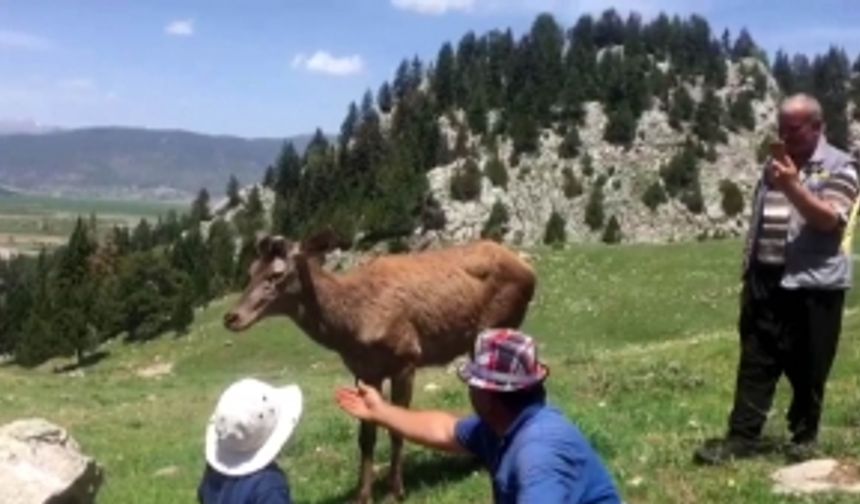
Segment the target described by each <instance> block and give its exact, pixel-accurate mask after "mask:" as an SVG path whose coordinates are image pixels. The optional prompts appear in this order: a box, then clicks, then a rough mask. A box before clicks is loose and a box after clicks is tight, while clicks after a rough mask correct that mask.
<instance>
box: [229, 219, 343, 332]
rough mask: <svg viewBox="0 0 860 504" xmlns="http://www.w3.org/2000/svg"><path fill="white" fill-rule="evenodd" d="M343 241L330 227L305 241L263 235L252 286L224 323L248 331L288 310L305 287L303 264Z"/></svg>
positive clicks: (251, 275)
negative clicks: (292, 240)
mask: <svg viewBox="0 0 860 504" xmlns="http://www.w3.org/2000/svg"><path fill="white" fill-rule="evenodd" d="M342 244H343V242H342V241H339V240H338V238H337V236H336V235H335V234H334V233H333V232H332V231H330V230H329V231H324V232H322V233H320V234H318V235H315V236H314V237H312V238H310V239H307V240H304V241H302V242H291V241H290V240H287V239H286V238H284V237H283V236H271V235H263V236H261V237H259V238H258V239H257V258H256V259H255V260H254V262H253V263H251V266H250V268H249V271H248V279H249V280H248V285H247V286H246V287H245V291H244V292H243V293H242V296H241V297H240V298H239V301H238V302H237V303H236V305H235V306H234V307H233V309H232V310H230V311H229V312H227V314H226V315H224V326H225V327H226V328H227V329H230V330H231V331H244V330H245V329H248V328H250V327H251V326H253V325H254V324H256V323H257V322H259V321H260V320H262V319H264V318H266V317H268V316H270V315H275V314H280V313H285V312H287V311H288V310H289V307H290V306H292V305H295V303H297V302H298V300H299V299H300V297H301V295H302V293H303V290H304V287H305V286H303V285H302V279H301V278H300V268H301V266H302V264H303V263H304V264H306V262H307V261H308V260H321V259H322V257H323V255H324V254H325V253H326V252H327V251H329V250H331V249H333V248H335V247H337V246H340V245H342Z"/></svg>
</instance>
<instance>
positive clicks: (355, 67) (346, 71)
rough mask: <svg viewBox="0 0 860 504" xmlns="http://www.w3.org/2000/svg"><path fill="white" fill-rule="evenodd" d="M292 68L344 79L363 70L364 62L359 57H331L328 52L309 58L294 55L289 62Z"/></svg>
mask: <svg viewBox="0 0 860 504" xmlns="http://www.w3.org/2000/svg"><path fill="white" fill-rule="evenodd" d="M291 66H292V67H293V68H297V69H298V68H304V69H305V70H307V71H309V72H314V73H322V74H327V75H334V76H337V77H344V76H347V75H354V74H357V73H359V72H361V71H362V70H364V60H362V59H361V56H359V55H357V54H354V55H352V56H342V57H338V56H333V55H332V54H330V53H329V52H328V51H317V52H315V53H314V54H312V55H311V56H310V57H307V56H305V55H304V54H301V53H299V54H296V55H295V56H294V57H293V61H292V62H291Z"/></svg>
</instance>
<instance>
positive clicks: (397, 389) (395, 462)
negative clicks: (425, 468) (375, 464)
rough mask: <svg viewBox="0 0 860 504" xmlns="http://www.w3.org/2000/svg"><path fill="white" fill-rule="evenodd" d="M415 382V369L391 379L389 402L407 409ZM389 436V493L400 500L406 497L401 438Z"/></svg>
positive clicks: (391, 433) (392, 434)
mask: <svg viewBox="0 0 860 504" xmlns="http://www.w3.org/2000/svg"><path fill="white" fill-rule="evenodd" d="M414 380H415V368H412V367H410V368H408V369H407V370H405V371H403V372H402V373H401V374H399V375H397V376H395V377H393V378H392V379H391V402H392V403H394V404H396V405H397V406H400V407H403V408H408V407H409V404H410V403H411V402H412V385H413V383H414ZM389 435H390V436H391V467H390V468H389V474H388V478H389V484H390V485H391V493H392V494H393V495H394V497H396V498H397V499H400V500H402V499H403V498H404V497H405V496H406V491H405V490H404V488H403V438H402V437H401V436H399V435H397V434H395V433H394V431H390V432H389Z"/></svg>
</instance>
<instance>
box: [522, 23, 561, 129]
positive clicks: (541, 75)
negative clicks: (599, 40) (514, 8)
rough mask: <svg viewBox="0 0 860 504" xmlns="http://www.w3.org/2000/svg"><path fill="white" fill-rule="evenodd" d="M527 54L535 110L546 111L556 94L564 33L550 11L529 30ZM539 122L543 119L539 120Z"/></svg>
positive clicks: (558, 84) (556, 97)
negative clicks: (530, 60)
mask: <svg viewBox="0 0 860 504" xmlns="http://www.w3.org/2000/svg"><path fill="white" fill-rule="evenodd" d="M529 39H530V41H531V45H530V46H531V55H532V58H533V61H532V64H533V65H534V69H535V72H534V74H533V75H532V76H531V79H532V80H533V82H534V83H535V84H536V89H535V92H536V95H535V99H536V100H537V101H538V102H539V103H537V107H536V109H537V110H538V111H541V112H543V111H548V110H549V108H550V106H551V105H553V104H554V103H555V102H556V100H557V99H558V96H559V91H560V90H561V80H560V79H559V76H561V75H562V68H563V65H562V48H563V47H564V35H563V33H562V29H561V27H560V26H559V25H558V23H557V22H556V20H555V18H554V17H553V16H552V15H551V14H546V13H544V14H540V15H538V17H537V18H536V19H535V21H534V23H533V24H532V27H531V31H530V33H529ZM541 123H543V121H541Z"/></svg>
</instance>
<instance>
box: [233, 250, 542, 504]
mask: <svg viewBox="0 0 860 504" xmlns="http://www.w3.org/2000/svg"><path fill="white" fill-rule="evenodd" d="M334 244H335V240H334V237H333V235H332V234H330V233H328V234H322V235H318V236H317V237H315V238H312V239H310V240H307V241H304V242H302V243H299V244H294V243H290V242H289V241H287V240H286V239H284V238H283V237H279V236H274V237H272V236H265V237H263V238H261V239H259V240H258V243H257V252H258V257H257V259H256V260H255V261H254V263H253V264H252V265H251V267H250V271H249V273H250V281H249V284H248V287H247V288H246V290H245V292H244V293H243V295H242V297H241V299H240V300H239V301H238V303H237V304H236V306H235V307H234V308H233V310H231V311H230V312H228V313H227V314H226V315H225V317H224V325H225V326H226V327H227V328H228V329H230V330H232V331H243V330H245V329H247V328H249V327H251V326H252V325H253V324H254V323H256V322H257V321H259V320H260V319H262V318H264V317H268V316H273V315H286V316H288V317H290V318H291V319H293V321H295V323H296V324H297V325H298V326H299V327H300V328H301V329H302V330H303V331H304V332H305V333H306V334H307V335H308V336H309V337H310V338H312V339H313V340H314V341H316V342H317V343H319V344H320V345H322V346H324V347H326V348H328V349H330V350H334V351H335V352H337V353H338V354H339V355H340V357H341V359H342V360H343V362H344V364H345V365H346V367H347V368H348V369H349V370H350V372H351V373H352V374H353V375H354V376H355V378H356V379H357V380H361V381H363V382H364V383H366V384H367V385H369V386H372V387H375V388H377V389H381V386H382V382H383V381H384V380H385V379H390V381H391V400H392V402H394V403H395V404H398V405H401V406H404V407H408V406H409V403H410V402H411V399H412V386H413V379H414V376H415V370H416V368H418V367H421V366H429V365H444V364H446V363H449V362H450V361H452V360H453V359H454V358H455V357H457V356H459V355H462V354H465V353H467V352H470V351H471V350H472V345H473V343H474V340H475V338H476V336H477V334H478V332H479V331H480V330H482V329H486V328H491V327H519V325H520V324H521V323H522V321H523V318H524V317H525V314H526V310H527V308H528V305H529V302H530V300H531V298H532V295H533V293H534V288H535V274H534V271H533V270H532V268H531V267H530V266H529V265H528V264H527V263H526V262H525V261H523V260H522V259H520V258H519V256H518V255H517V254H516V253H514V252H512V251H510V250H508V249H507V248H505V247H503V246H501V245H499V244H497V243H494V242H490V241H480V242H474V243H471V244H468V245H462V246H456V247H450V248H447V249H442V250H434V251H424V252H420V253H412V254H405V255H388V256H380V257H377V258H375V259H372V260H371V261H369V262H367V263H365V264H363V265H361V266H357V267H355V268H353V269H352V270H350V271H348V272H346V273H344V274H340V275H336V274H333V273H329V272H327V271H326V270H324V269H323V267H322V262H323V254H324V253H325V251H326V250H327V249H329V248H332V246H333V245H334ZM375 444H376V427H375V426H373V425H372V424H370V423H366V422H362V424H361V428H360V431H359V447H360V449H361V466H360V472H359V478H360V479H359V490H358V501H359V502H362V503H365V502H369V501H370V498H371V485H372V483H373V450H374V446H375ZM402 449H403V440H402V439H401V438H400V437H398V436H396V435H394V434H391V466H390V473H389V483H390V485H391V491H392V493H393V494H394V495H395V497H397V498H403V497H404V488H403V482H402Z"/></svg>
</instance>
